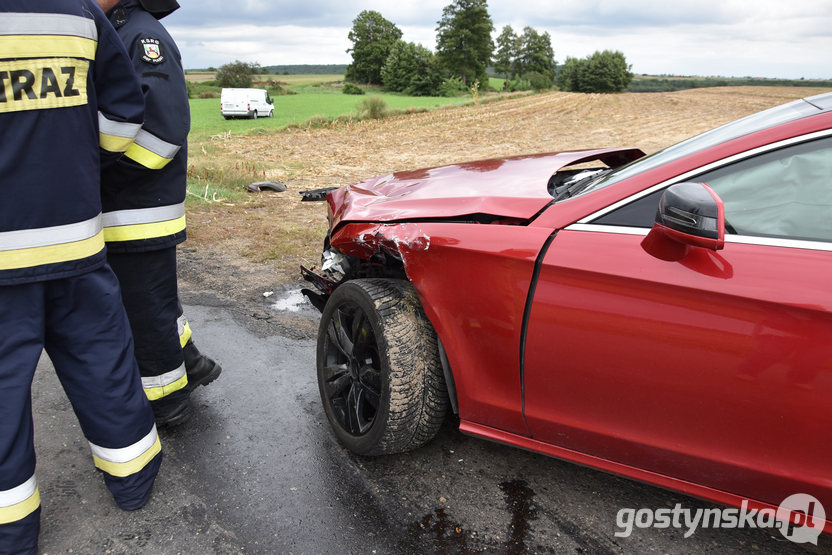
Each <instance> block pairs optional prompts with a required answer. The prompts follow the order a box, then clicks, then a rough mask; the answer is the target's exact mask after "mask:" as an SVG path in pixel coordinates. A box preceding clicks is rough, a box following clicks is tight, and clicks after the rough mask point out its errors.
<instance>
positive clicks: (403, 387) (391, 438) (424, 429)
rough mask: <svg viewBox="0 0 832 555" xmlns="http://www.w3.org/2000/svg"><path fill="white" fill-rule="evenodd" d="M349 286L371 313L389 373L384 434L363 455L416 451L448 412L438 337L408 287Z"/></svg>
mask: <svg viewBox="0 0 832 555" xmlns="http://www.w3.org/2000/svg"><path fill="white" fill-rule="evenodd" d="M349 283H350V284H352V286H353V287H358V288H360V289H361V291H362V292H363V293H364V294H365V295H366V296H367V297H368V298H369V299H370V300H371V301H372V303H373V305H374V307H375V310H376V314H377V316H378V319H379V324H380V326H379V327H380V328H381V333H380V334H379V335H380V336H379V337H377V340H378V342H379V347H380V349H379V351H380V353H383V355H382V356H385V357H386V359H387V360H386V363H387V367H388V368H389V369H390V372H389V374H388V384H389V405H388V410H387V412H386V422H383V423H381V424H383V425H384V432H383V434H382V435H381V437H380V439H379V441H378V442H377V443H376V444H375V445H374V446H371V447H370V448H369V449H368V450H367V451H365V452H363V453H361V454H363V455H386V454H393V453H402V452H405V451H409V450H411V449H415V448H417V447H420V446H421V445H424V444H425V443H427V442H428V441H430V440H431V439H433V437H434V436H435V435H436V433H437V432H438V431H439V428H440V427H441V425H442V422H443V420H444V418H445V413H446V412H447V407H448V393H447V388H446V386H445V377H444V373H443V371H442V363H441V361H440V358H439V347H438V342H437V338H436V332H435V331H434V329H433V326H432V325H431V323H430V321H429V320H428V318H427V316H425V313H424V310H423V309H422V305H421V302H420V301H419V297H418V295H417V294H416V290H415V289H414V288H413V286H412V285H411V284H410V282H408V281H405V280H398V279H357V280H352V281H350V282H349ZM380 416H382V417H384V415H380Z"/></svg>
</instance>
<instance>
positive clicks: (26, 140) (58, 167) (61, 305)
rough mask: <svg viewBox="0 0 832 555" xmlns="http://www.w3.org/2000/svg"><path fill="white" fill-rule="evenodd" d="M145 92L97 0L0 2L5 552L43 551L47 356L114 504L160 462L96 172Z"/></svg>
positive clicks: (0, 515)
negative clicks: (41, 408)
mask: <svg viewBox="0 0 832 555" xmlns="http://www.w3.org/2000/svg"><path fill="white" fill-rule="evenodd" d="M143 110H144V108H143V100H142V93H141V89H140V86H139V83H138V81H137V79H136V77H135V75H134V73H133V68H132V66H131V64H130V60H129V58H128V57H127V53H126V52H125V50H124V48H123V47H122V46H121V43H120V42H119V38H118V36H117V35H116V33H115V31H114V30H113V28H112V26H111V25H110V24H109V22H108V21H107V19H106V18H105V16H104V13H103V12H102V11H101V9H100V8H99V6H98V5H97V4H96V3H95V2H94V0H69V1H68V0H38V2H32V1H31V0H0V145H2V148H0V195H2V201H0V553H36V552H37V541H38V532H39V529H40V512H41V509H40V494H39V490H38V486H37V480H36V477H35V452H34V443H33V442H34V439H33V426H32V400H31V386H32V379H33V377H34V372H35V368H36V366H37V363H38V359H39V358H40V356H41V352H42V351H43V350H44V349H45V350H46V353H47V354H48V355H49V358H50V359H51V360H52V363H53V365H54V367H55V371H56V373H57V374H58V377H59V378H60V381H61V384H62V386H63V388H64V390H65V391H66V394H67V396H68V397H69V400H70V402H71V403H72V406H73V409H74V411H75V414H76V415H77V417H78V421H79V423H80V425H81V430H82V431H83V433H84V436H85V437H86V439H87V441H88V442H89V444H90V450H91V452H92V458H93V461H94V464H95V466H96V467H97V468H98V469H99V470H101V472H102V475H103V478H104V481H105V483H106V485H107V487H108V488H109V490H110V492H111V493H112V495H113V497H114V498H115V501H116V503H117V504H118V506H119V507H121V508H122V509H125V510H134V509H138V508H140V507H142V506H143V505H144V504H145V503H146V502H147V500H148V498H149V497H150V493H151V489H152V486H153V482H154V480H155V478H156V473H157V472H158V470H159V465H160V464H161V461H162V452H161V444H160V442H159V438H158V435H157V433H156V426H155V424H154V418H153V411H152V410H151V407H150V404H149V403H148V400H147V397H146V396H145V394H144V392H143V390H142V384H141V379H140V376H139V370H138V367H137V364H136V360H135V357H134V355H133V343H132V338H131V334H130V326H129V322H128V320H127V316H126V314H125V310H124V307H123V306H122V304H121V298H120V293H119V286H118V281H117V279H116V277H115V275H114V274H113V272H112V271H111V270H110V268H109V266H107V265H106V260H105V245H104V235H103V231H102V217H101V193H100V183H99V175H100V172H101V167H102V166H105V165H108V164H111V163H113V161H114V160H115V159H116V158H117V157H118V156H120V155H121V154H122V153H123V152H124V151H125V150H127V148H128V147H129V145H130V144H131V143H132V141H133V139H134V138H135V136H136V134H137V133H138V131H139V129H140V127H141V122H142V119H143Z"/></svg>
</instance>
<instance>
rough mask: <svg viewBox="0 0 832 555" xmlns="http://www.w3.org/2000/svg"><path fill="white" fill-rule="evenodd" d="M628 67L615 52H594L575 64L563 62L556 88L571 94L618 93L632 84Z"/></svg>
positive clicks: (568, 60) (569, 61)
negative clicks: (571, 92)
mask: <svg viewBox="0 0 832 555" xmlns="http://www.w3.org/2000/svg"><path fill="white" fill-rule="evenodd" d="M630 69H631V66H629V65H627V60H626V58H625V57H624V54H622V53H621V52H619V51H617V50H616V51H614V52H613V51H612V50H604V51H603V52H598V51H596V52H595V53H594V54H592V55H591V56H587V57H586V58H584V59H582V60H579V59H576V58H567V59H566V62H565V63H564V65H563V68H562V69H561V74H560V78H559V80H558V86H559V87H560V89H561V90H566V91H573V92H598V93H612V92H620V91H623V90H625V89H626V88H627V86H628V85H629V84H630V81H632V80H633V74H632V73H631V72H630Z"/></svg>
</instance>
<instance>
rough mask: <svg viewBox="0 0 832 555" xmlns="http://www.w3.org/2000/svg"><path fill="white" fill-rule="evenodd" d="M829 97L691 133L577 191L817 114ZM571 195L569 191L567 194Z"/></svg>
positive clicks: (777, 107) (820, 97)
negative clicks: (687, 137) (676, 142)
mask: <svg viewBox="0 0 832 555" xmlns="http://www.w3.org/2000/svg"><path fill="white" fill-rule="evenodd" d="M830 100H832V93H825V94H822V95H817V96H813V97H809V98H805V99H801V100H795V101H794V102H789V103H788V104H783V105H781V106H776V107H774V108H770V109H768V110H764V111H762V112H758V113H756V114H752V115H750V116H747V117H744V118H742V119H738V120H736V121H732V122H731V123H727V124H725V125H723V126H722V127H717V128H716V129H711V130H710V131H706V132H705V133H702V134H701V135H697V136H695V137H691V138H690V139H687V140H684V141H682V142H681V143H678V144H675V145H673V146H671V147H668V148H666V149H664V150H660V151H658V152H656V153H654V154H651V155H650V156H645V157H644V158H640V159H638V160H636V161H635V162H631V163H630V164H627V165H626V166H622V167H620V168H618V169H617V170H615V171H612V172H609V173H605V174H601V175H599V176H597V177H596V178H595V179H593V180H592V181H591V182H589V183H586V184H585V185H584V186H583V187H582V188H581V190H580V193H585V192H588V191H594V190H598V189H601V188H603V187H606V186H608V185H612V184H613V183H617V182H619V181H622V180H624V179H627V178H629V177H632V176H634V175H637V174H640V173H643V172H646V171H647V170H651V169H653V168H655V167H658V166H661V165H662V164H666V163H668V162H671V161H673V160H677V159H679V158H682V157H683V156H687V155H688V154H691V153H694V152H698V151H700V150H704V149H706V148H710V147H712V146H714V145H718V144H720V143H724V142H727V141H730V140H731V139H736V138H737V137H742V136H743V135H748V134H749V133H754V132H756V131H760V130H761V129H767V128H769V127H774V126H775V125H779V124H781V123H785V122H788V121H794V120H797V119H800V118H804V117H806V116H810V115H813V114H817V113H818V112H819V111H826V110H828V109H830ZM570 196H571V195H570Z"/></svg>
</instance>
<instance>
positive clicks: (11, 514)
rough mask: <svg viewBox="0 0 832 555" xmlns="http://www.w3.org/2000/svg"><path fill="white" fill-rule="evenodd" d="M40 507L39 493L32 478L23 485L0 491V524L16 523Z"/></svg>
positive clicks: (35, 481)
mask: <svg viewBox="0 0 832 555" xmlns="http://www.w3.org/2000/svg"><path fill="white" fill-rule="evenodd" d="M38 507H40V492H39V491H38V484H37V480H36V479H35V477H34V476H32V477H31V478H29V479H28V480H26V482H24V483H23V484H21V485H19V486H17V487H16V488H12V489H10V490H6V491H0V524H9V523H10V522H17V521H18V520H21V519H23V518H26V517H27V516H29V515H30V514H32V513H33V512H34V511H35V510H37V508H38Z"/></svg>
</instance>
